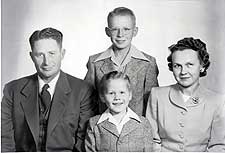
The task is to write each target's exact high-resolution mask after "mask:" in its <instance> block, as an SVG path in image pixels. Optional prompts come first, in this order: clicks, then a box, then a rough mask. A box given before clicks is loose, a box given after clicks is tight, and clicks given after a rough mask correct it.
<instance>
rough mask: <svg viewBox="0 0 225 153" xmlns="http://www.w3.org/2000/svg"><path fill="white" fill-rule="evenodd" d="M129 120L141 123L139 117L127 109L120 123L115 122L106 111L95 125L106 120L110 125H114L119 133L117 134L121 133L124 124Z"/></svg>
mask: <svg viewBox="0 0 225 153" xmlns="http://www.w3.org/2000/svg"><path fill="white" fill-rule="evenodd" d="M130 118H134V119H136V120H138V121H139V122H141V120H140V118H139V116H138V115H137V114H136V113H135V112H134V111H132V110H131V109H130V108H129V107H128V109H127V112H126V114H125V116H124V117H123V119H122V120H121V122H118V121H116V119H115V118H114V117H113V115H112V114H111V113H110V111H109V109H107V110H106V111H105V112H104V113H103V114H102V115H101V117H100V118H99V120H98V122H97V124H100V123H101V122H103V121H105V120H107V119H108V121H109V122H111V123H112V124H114V125H115V126H116V128H117V130H118V132H119V134H120V133H121V131H122V129H123V126H124V124H126V123H127V122H128V121H129V120H130Z"/></svg>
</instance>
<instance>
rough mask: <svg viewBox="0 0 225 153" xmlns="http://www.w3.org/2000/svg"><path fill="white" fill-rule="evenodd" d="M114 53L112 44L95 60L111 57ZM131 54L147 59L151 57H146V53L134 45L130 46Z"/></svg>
mask: <svg viewBox="0 0 225 153" xmlns="http://www.w3.org/2000/svg"><path fill="white" fill-rule="evenodd" d="M113 54H114V53H113V49H112V46H110V47H109V48H108V49H107V50H106V51H104V52H102V53H101V54H100V56H99V57H98V58H96V59H95V60H94V62H97V61H100V60H104V59H107V58H111V57H112V55H113ZM130 56H131V57H134V58H138V59H142V60H145V61H149V59H148V58H146V57H145V55H144V54H143V53H142V52H141V51H139V50H138V49H137V48H136V47H135V46H134V45H131V47H130Z"/></svg>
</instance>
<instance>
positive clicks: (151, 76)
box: [85, 46, 158, 116]
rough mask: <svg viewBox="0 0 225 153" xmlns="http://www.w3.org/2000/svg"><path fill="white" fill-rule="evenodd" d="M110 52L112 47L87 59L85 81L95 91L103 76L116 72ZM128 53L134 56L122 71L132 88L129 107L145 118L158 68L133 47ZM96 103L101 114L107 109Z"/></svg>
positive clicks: (148, 56) (156, 81)
mask: <svg viewBox="0 0 225 153" xmlns="http://www.w3.org/2000/svg"><path fill="white" fill-rule="evenodd" d="M110 51H112V47H110V48H109V49H107V50H106V51H104V52H102V53H99V54H95V55H93V56H90V57H89V60H88V63H87V68H88V72H87V74H86V77H85V80H86V81H88V82H89V83H91V84H92V85H93V86H94V87H95V88H96V89H97V90H98V86H99V82H100V80H101V78H102V77H103V75H104V74H107V73H109V72H111V71H115V70H116V68H115V67H114V63H113V61H112V60H111V56H110V55H109V52H110ZM130 51H131V52H133V53H134V56H132V55H131V59H130V61H129V62H128V63H127V64H126V66H125V67H126V68H125V70H124V73H125V74H127V75H128V77H129V78H130V81H131V87H132V100H131V101H130V103H129V107H130V108H131V109H132V110H133V111H134V112H135V113H137V114H138V115H143V116H145V113H146V107H147V100H148V97H149V94H150V91H151V88H152V87H155V86H158V80H157V76H158V67H157V64H156V60H155V58H154V57H152V56H150V55H147V54H145V53H144V52H141V51H139V50H137V49H136V47H134V46H131V48H130ZM98 101H99V111H100V113H103V112H104V111H105V110H106V108H107V107H106V106H105V105H104V104H103V103H101V102H100V100H98Z"/></svg>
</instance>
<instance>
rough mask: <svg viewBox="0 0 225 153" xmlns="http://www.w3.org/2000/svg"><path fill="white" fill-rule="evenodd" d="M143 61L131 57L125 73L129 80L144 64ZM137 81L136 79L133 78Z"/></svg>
mask: <svg viewBox="0 0 225 153" xmlns="http://www.w3.org/2000/svg"><path fill="white" fill-rule="evenodd" d="M144 63H145V61H143V60H138V59H135V58H131V60H130V62H128V63H127V66H126V70H125V73H126V74H127V75H128V76H129V78H130V80H132V78H133V77H135V76H136V75H137V74H138V73H137V72H138V71H140V70H141V69H142V68H143V67H144V66H145V64H144ZM133 80H136V81H138V80H137V79H133Z"/></svg>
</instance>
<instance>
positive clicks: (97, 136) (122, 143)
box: [85, 115, 153, 152]
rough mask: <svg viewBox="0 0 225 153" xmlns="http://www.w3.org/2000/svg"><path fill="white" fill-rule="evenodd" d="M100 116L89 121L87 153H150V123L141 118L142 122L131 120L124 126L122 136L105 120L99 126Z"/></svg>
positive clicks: (86, 143) (86, 140)
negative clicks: (91, 152) (93, 152)
mask: <svg viewBox="0 0 225 153" xmlns="http://www.w3.org/2000/svg"><path fill="white" fill-rule="evenodd" d="M99 118H100V115H97V116H95V117H92V118H91V119H90V120H89V125H88V128H87V135H86V139H85V148H86V151H95V152H96V151H101V152H102V151H103V152H128V151H129V152H144V151H146V152H150V151H152V143H153V141H152V131H151V126H150V123H149V121H148V120H147V119H146V118H144V117H143V116H140V119H141V122H139V121H137V120H135V119H133V118H131V119H130V120H129V121H128V122H127V123H125V124H124V126H123V129H122V131H121V134H118V131H117V129H116V126H115V125H114V124H112V123H111V122H109V121H108V120H105V121H103V122H101V123H99V124H97V122H98V120H99Z"/></svg>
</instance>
